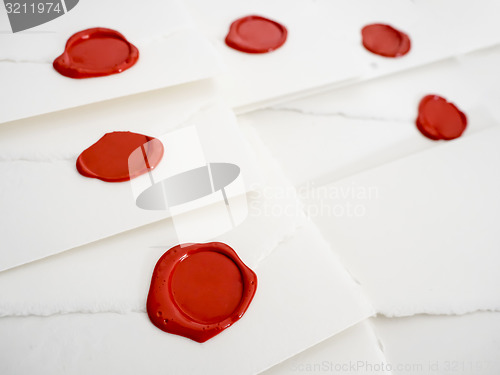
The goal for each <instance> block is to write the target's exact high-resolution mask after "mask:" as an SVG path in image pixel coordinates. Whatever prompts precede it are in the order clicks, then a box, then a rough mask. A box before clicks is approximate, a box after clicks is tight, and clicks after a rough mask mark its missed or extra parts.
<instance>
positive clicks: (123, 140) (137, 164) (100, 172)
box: [76, 132, 163, 182]
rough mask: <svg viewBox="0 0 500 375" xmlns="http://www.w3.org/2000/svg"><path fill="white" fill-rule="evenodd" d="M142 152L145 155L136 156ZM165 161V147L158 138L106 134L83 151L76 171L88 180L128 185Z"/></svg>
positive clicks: (115, 133)
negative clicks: (138, 151)
mask: <svg viewBox="0 0 500 375" xmlns="http://www.w3.org/2000/svg"><path fill="white" fill-rule="evenodd" d="M139 148H141V153H134V157H132V158H131V157H130V156H131V155H132V153H133V152H134V151H135V150H136V149H139ZM162 157H163V144H162V143H161V142H160V141H159V140H158V139H156V138H153V137H149V136H147V135H143V134H138V133H132V132H112V133H106V134H105V135H104V136H102V138H101V139H99V140H98V141H97V142H96V143H94V144H93V145H92V146H90V147H89V148H87V149H86V150H85V151H83V152H82V153H81V154H80V156H79V157H78V159H77V161H76V169H77V170H78V172H79V173H80V174H81V175H82V176H85V177H91V178H97V179H99V180H102V181H106V182H122V181H128V180H130V179H132V178H134V177H137V176H140V175H142V174H144V173H146V172H148V171H149V170H152V169H154V168H155V167H156V166H157V165H158V164H159V163H160V161H161V159H162Z"/></svg>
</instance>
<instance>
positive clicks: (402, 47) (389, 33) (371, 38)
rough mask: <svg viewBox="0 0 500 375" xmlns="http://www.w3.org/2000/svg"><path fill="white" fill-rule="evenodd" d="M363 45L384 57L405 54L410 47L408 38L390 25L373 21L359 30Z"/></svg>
mask: <svg viewBox="0 0 500 375" xmlns="http://www.w3.org/2000/svg"><path fill="white" fill-rule="evenodd" d="M361 36H362V38H363V46H364V47H365V48H366V49H367V50H368V51H370V52H372V53H375V54H377V55H380V56H384V57H400V56H404V55H406V54H407V53H408V52H409V51H410V48H411V43H410V38H409V37H408V35H407V34H405V33H404V32H402V31H399V30H397V29H395V28H394V27H392V26H389V25H384V24H381V23H374V24H371V25H367V26H365V27H363V29H362V30H361Z"/></svg>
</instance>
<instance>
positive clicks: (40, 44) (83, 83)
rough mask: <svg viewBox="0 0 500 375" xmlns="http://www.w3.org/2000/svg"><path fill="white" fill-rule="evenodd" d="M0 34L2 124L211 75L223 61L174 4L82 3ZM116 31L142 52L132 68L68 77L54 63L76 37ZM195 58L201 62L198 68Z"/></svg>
mask: <svg viewBox="0 0 500 375" xmlns="http://www.w3.org/2000/svg"><path fill="white" fill-rule="evenodd" d="M2 21H3V22H2V26H1V29H2V30H5V32H3V33H1V34H0V45H1V46H2V47H1V51H0V82H1V87H0V103H1V110H0V123H3V122H6V121H12V120H16V119H20V118H26V117H30V116H35V115H39V114H43V113H49V112H53V111H59V110H62V109H66V108H71V107H76V106H80V105H84V104H89V103H95V102H99V101H103V100H108V99H112V98H116V97H121V96H126V95H130V94H136V93H140V92H144V91H148V90H154V89H159V88H162V87H170V86H175V85H179V84H181V83H186V82H191V81H196V80H200V79H203V78H207V77H211V76H213V75H214V74H216V73H218V72H220V70H221V64H220V61H219V59H218V57H217V56H216V54H215V52H214V50H213V48H212V47H211V46H210V44H209V43H208V41H206V40H205V38H204V37H203V36H202V35H201V34H200V32H199V31H198V30H197V29H196V28H195V27H194V25H193V23H192V21H191V19H190V17H189V15H188V14H187V12H186V11H185V9H184V7H183V6H182V5H181V4H179V3H178V2H177V1H176V0H165V1H155V0H146V1H141V2H140V3H137V2H136V1H133V0H125V1H124V0H119V1H116V0H115V1H110V0H108V1H104V2H103V1H98V0H85V1H80V2H79V3H78V4H77V6H76V7H75V8H73V9H72V10H71V11H70V12H68V13H67V14H65V15H63V16H61V17H59V18H56V19H55V20H53V21H50V22H49V23H46V24H43V25H40V26H38V27H35V28H33V29H30V30H28V31H24V32H20V33H16V34H12V33H10V32H9V31H8V30H10V27H9V26H8V23H7V20H6V18H4V19H2ZM91 27H106V28H111V29H115V30H117V31H119V32H120V33H122V34H123V35H124V36H125V37H126V38H127V39H128V40H129V41H130V42H131V43H132V44H134V45H135V46H136V47H137V48H138V49H139V55H140V56H139V61H138V62H137V64H136V65H134V66H133V67H132V68H131V69H129V70H127V71H125V72H123V73H120V74H115V75H112V76H108V77H99V78H89V79H71V78H67V77H64V76H62V75H60V74H59V73H57V72H56V71H55V70H54V68H53V67H52V62H53V61H54V59H55V58H56V57H58V56H59V55H60V54H61V53H62V52H63V51H64V47H65V44H66V41H67V39H68V38H69V37H70V36H71V35H73V34H74V33H76V32H78V31H81V30H84V29H88V28H91ZM200 61H203V63H202V64H201V63H200Z"/></svg>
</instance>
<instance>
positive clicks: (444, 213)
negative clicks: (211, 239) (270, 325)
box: [306, 126, 500, 316]
mask: <svg viewBox="0 0 500 375" xmlns="http://www.w3.org/2000/svg"><path fill="white" fill-rule="evenodd" d="M499 142H500V127H499V126H493V127H490V128H488V129H485V130H482V131H479V132H477V133H475V134H473V135H470V136H469V137H464V138H462V139H458V140H455V141H451V142H448V143H445V144H442V145H440V146H439V147H435V148H432V149H430V150H426V151H423V152H420V153H417V154H414V155H411V156H408V157H406V158H402V159H399V160H396V161H393V162H391V163H388V164H385V165H382V166H379V167H377V168H374V169H371V170H368V171H366V172H363V173H360V174H357V175H354V176H351V177H349V178H346V179H343V180H341V181H338V182H336V183H333V184H330V185H325V186H321V187H317V188H316V189H314V190H312V191H311V192H310V196H309V200H308V203H307V205H306V212H309V213H311V218H312V220H313V221H314V222H315V223H316V224H317V225H318V226H319V228H320V230H321V231H322V233H323V234H324V236H325V237H326V238H327V240H328V242H329V243H330V244H331V245H332V247H333V248H334V249H335V251H336V252H337V253H338V254H339V256H340V258H341V259H342V261H343V263H344V264H345V266H346V267H347V268H348V269H349V270H350V271H351V272H352V274H353V275H354V277H355V278H356V279H357V280H358V281H359V282H360V283H361V285H362V287H363V289H364V290H365V291H366V293H367V294H368V296H369V297H370V299H371V300H372V302H373V304H374V306H375V308H376V310H377V312H379V313H382V314H384V315H387V316H407V315H413V314H417V313H425V314H464V313H467V312H471V311H476V310H497V309H499V308H500V299H499V298H498V285H500V274H499V272H498V267H497V265H498V262H499V261H500V254H499V252H498V248H499V245H500V234H499V231H498V230H497V229H498V228H497V226H498V223H499V221H500V203H499V201H498V198H497V197H498V191H499V190H500V169H499V168H498V164H499V162H500V148H499V147H498V145H499ZM395 280H397V282H395Z"/></svg>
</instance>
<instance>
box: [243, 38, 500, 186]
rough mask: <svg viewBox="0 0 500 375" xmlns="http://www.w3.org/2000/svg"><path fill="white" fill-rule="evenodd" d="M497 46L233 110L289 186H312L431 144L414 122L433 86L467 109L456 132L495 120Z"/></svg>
mask: <svg viewBox="0 0 500 375" xmlns="http://www.w3.org/2000/svg"><path fill="white" fill-rule="evenodd" d="M498 64H500V48H498V47H497V48H493V49H490V50H485V51H481V52H476V53H473V54H470V55H467V56H464V57H462V58H460V59H448V60H446V61H442V62H438V63H434V64H430V65H427V66H424V67H420V68H418V69H414V70H408V71H406V72H401V73H398V74H394V75H391V76H387V77H381V78H377V79H373V80H370V81H366V82H362V83H357V84H353V85H351V86H349V87H345V88H340V89H337V90H333V91H330V92H328V93H324V94H320V95H314V96H311V97H308V98H304V99H301V100H296V101H293V102H288V103H286V104H283V105H279V106H275V107H272V108H270V109H268V110H261V111H256V112H253V113H248V114H245V115H241V116H239V121H240V122H245V123H248V124H249V125H251V126H253V127H254V128H255V129H256V130H257V132H258V133H259V135H260V136H261V138H262V140H263V142H265V143H266V145H267V146H268V147H269V148H270V149H271V150H272V152H273V155H274V156H275V157H276V159H277V160H278V161H279V162H280V163H281V165H282V167H283V169H284V170H285V172H286V174H287V175H288V176H289V178H290V179H291V180H292V182H293V183H294V184H295V185H297V186H309V187H311V186H312V185H315V186H318V185H322V184H326V183H330V182H332V181H335V180H338V179H340V178H343V177H347V176H350V175H353V174H355V173H358V172H361V171H363V170H366V169H369V168H373V167H376V166H378V165H382V164H384V163H387V162H390V161H392V160H396V159H398V158H401V157H404V156H407V155H410V154H412V153H415V152H418V151H422V150H425V149H428V148H431V147H439V146H440V145H441V144H442V142H435V141H431V140H429V139H427V138H425V137H424V136H423V135H422V134H421V133H420V132H419V131H418V129H417V128H416V126H415V120H416V118H417V111H418V103H419V101H420V100H421V98H422V97H424V96H425V95H427V94H432V93H436V94H439V95H442V96H443V97H445V98H447V99H448V100H449V101H451V102H453V103H455V104H456V105H457V106H458V107H459V108H460V109H461V110H462V111H464V112H465V113H466V115H467V116H468V126H467V129H466V131H465V133H464V134H463V136H462V137H468V136H469V135H471V134H474V133H475V132H476V131H478V130H481V129H484V127H487V126H490V125H492V124H494V123H496V122H497V121H498V120H495V117H496V118H500V117H497V116H498V114H499V113H500V112H499V111H498V105H497V101H498V100H500V98H498V94H497V92H498V89H497V88H498V86H500V75H498V74H497V70H498Z"/></svg>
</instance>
